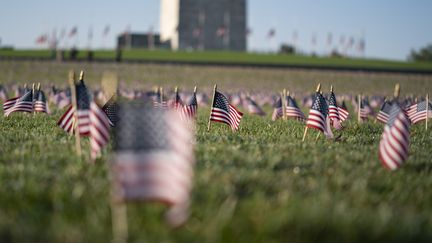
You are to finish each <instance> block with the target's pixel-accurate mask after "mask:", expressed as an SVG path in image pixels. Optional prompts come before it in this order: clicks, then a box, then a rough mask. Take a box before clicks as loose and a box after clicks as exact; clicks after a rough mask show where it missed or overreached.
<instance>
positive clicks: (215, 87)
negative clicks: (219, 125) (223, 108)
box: [207, 84, 217, 132]
mask: <svg viewBox="0 0 432 243" xmlns="http://www.w3.org/2000/svg"><path fill="white" fill-rule="evenodd" d="M216 90H217V84H215V85H214V88H213V98H212V103H211V105H210V116H209V120H208V125H207V132H208V131H210V127H211V114H212V110H213V104H214V99H215V96H216Z"/></svg>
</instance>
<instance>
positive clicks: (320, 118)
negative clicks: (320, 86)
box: [306, 92, 328, 133]
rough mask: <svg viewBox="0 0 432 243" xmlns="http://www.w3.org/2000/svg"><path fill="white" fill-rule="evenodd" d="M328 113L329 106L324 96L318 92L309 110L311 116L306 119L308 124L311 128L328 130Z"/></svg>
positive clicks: (322, 130)
mask: <svg viewBox="0 0 432 243" xmlns="http://www.w3.org/2000/svg"><path fill="white" fill-rule="evenodd" d="M327 114H328V107H327V103H326V101H325V99H324V97H323V96H322V95H321V94H320V93H319V92H316V94H315V99H314V101H313V103H312V107H311V109H310V111H309V116H308V119H307V121H306V126H307V127H309V128H313V129H317V130H319V131H321V132H323V133H324V132H325V131H326V130H327V123H326V117H327Z"/></svg>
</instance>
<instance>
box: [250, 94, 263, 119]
mask: <svg viewBox="0 0 432 243" xmlns="http://www.w3.org/2000/svg"><path fill="white" fill-rule="evenodd" d="M246 108H247V110H248V112H249V114H254V115H259V116H265V112H264V111H263V110H262V109H261V107H259V106H258V104H257V103H256V102H255V101H253V100H252V99H251V98H250V97H246Z"/></svg>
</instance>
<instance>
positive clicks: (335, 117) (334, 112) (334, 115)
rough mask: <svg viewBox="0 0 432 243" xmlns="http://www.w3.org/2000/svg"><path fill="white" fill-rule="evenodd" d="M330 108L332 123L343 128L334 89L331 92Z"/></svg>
mask: <svg viewBox="0 0 432 243" xmlns="http://www.w3.org/2000/svg"><path fill="white" fill-rule="evenodd" d="M328 109H329V118H330V121H331V124H332V125H333V127H334V128H336V129H341V128H342V125H341V124H340V120H341V119H340V116H339V108H338V105H337V101H336V96H335V94H334V93H333V91H331V92H330V99H329V104H328Z"/></svg>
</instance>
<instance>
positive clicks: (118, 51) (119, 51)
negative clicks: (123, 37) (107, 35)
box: [115, 46, 122, 62]
mask: <svg viewBox="0 0 432 243" xmlns="http://www.w3.org/2000/svg"><path fill="white" fill-rule="evenodd" d="M121 59H122V49H121V48H120V47H119V46H118V47H117V49H116V57H115V61H116V62H121Z"/></svg>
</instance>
